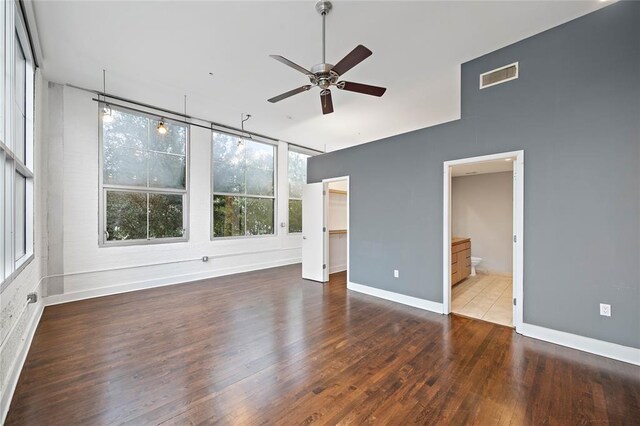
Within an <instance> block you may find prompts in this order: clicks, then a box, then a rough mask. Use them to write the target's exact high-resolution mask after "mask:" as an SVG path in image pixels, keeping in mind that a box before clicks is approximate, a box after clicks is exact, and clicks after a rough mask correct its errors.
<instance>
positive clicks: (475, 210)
mask: <svg viewBox="0 0 640 426" xmlns="http://www.w3.org/2000/svg"><path fill="white" fill-rule="evenodd" d="M523 170H524V152H523V151H517V152H508V153H502V154H495V155H488V156H482V157H474V158H468V159H461V160H453V161H447V162H445V163H444V209H443V211H444V219H443V225H444V226H443V229H444V232H443V271H444V274H443V295H444V303H443V305H444V306H443V310H444V313H445V314H449V313H451V312H453V313H455V314H458V315H463V316H467V317H471V318H476V319H481V320H484V321H489V322H494V323H498V324H502V325H505V326H509V327H515V328H516V331H517V330H518V328H519V327H520V324H522V302H523V300H522V271H523V266H522V263H523V259H522V242H523V241H522V219H523V208H522V207H523V203H522V200H523V191H524V185H523V178H524V176H523Z"/></svg>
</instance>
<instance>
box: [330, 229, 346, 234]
mask: <svg viewBox="0 0 640 426" xmlns="http://www.w3.org/2000/svg"><path fill="white" fill-rule="evenodd" d="M346 233H347V230H346V229H329V235H337V234H346Z"/></svg>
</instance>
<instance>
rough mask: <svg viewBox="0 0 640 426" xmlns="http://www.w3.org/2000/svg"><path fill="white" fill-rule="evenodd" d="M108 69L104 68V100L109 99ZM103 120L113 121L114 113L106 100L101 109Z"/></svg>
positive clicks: (104, 121)
mask: <svg viewBox="0 0 640 426" xmlns="http://www.w3.org/2000/svg"><path fill="white" fill-rule="evenodd" d="M106 74H107V71H106V70H102V98H103V100H105V101H106V100H107V75H106ZM100 113H101V115H102V122H103V123H111V122H112V121H113V113H112V111H111V107H110V106H109V104H107V103H106V102H105V103H104V104H103V105H102V110H101V112H100Z"/></svg>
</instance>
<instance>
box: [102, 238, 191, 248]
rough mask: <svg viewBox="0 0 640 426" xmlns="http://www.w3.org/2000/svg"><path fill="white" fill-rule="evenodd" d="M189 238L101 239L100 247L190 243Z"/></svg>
mask: <svg viewBox="0 0 640 426" xmlns="http://www.w3.org/2000/svg"><path fill="white" fill-rule="evenodd" d="M188 242H189V238H188V237H187V238H154V239H151V240H120V241H107V242H105V241H101V242H99V243H98V246H99V247H100V248H109V247H131V246H151V245H159V244H177V243H188Z"/></svg>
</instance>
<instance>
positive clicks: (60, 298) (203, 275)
mask: <svg viewBox="0 0 640 426" xmlns="http://www.w3.org/2000/svg"><path fill="white" fill-rule="evenodd" d="M300 262H302V259H301V258H300V257H295V258H291V259H284V260H278V261H270V262H262V263H253V264H250V265H242V266H236V267H232V268H223V269H218V270H215V271H206V272H198V273H193V274H183V275H174V276H170V277H163V278H156V279H152V280H145V281H136V282H131V283H127V284H120V285H117V286H109V287H101V288H95V289H91V290H85V291H76V292H72V293H63V294H56V295H53V296H48V297H46V298H44V303H45V306H52V305H59V304H61V303H68V302H75V301H78V300H84V299H92V298H94V297H102V296H110V295H113V294H120V293H128V292H131V291H138V290H146V289H149V288H155V287H164V286H168V285H176V284H186V283H189V282H194V281H200V280H206V279H209V278H216V277H221V276H224V275H232V274H240V273H243V272H251V271H258V270H261V269H269V268H276V267H278V266H286V265H293V264H296V263H300Z"/></svg>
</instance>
